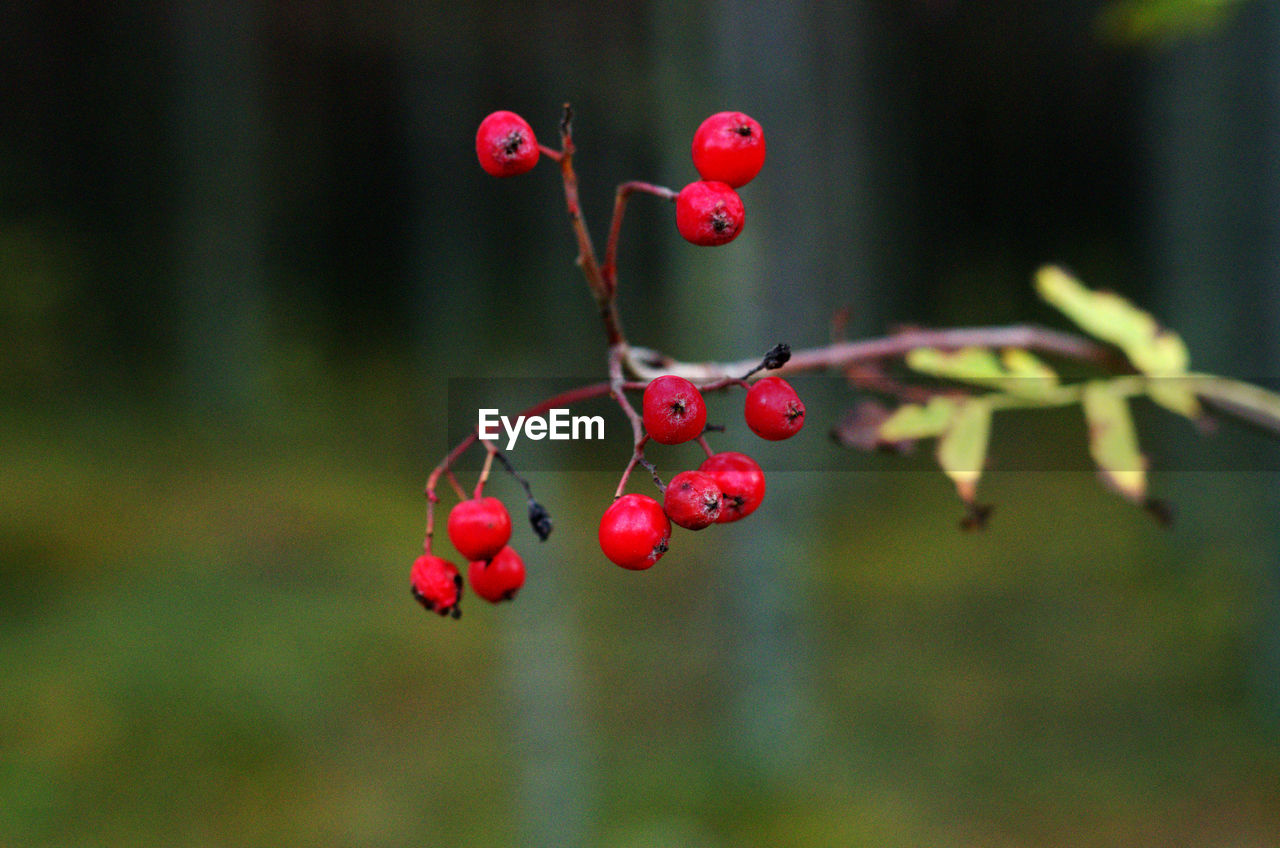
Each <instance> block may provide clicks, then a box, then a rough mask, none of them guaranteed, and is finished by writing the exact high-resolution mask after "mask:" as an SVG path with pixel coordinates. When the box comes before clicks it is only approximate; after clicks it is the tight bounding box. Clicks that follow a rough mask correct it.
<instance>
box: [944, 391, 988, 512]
mask: <svg viewBox="0 0 1280 848" xmlns="http://www.w3.org/2000/svg"><path fill="white" fill-rule="evenodd" d="M990 434H991V404H989V403H987V402H986V401H984V400H982V399H981V398H973V399H970V400H966V401H965V402H964V403H962V404H960V407H959V409H957V410H956V415H955V419H954V420H953V421H952V423H951V427H950V428H949V429H948V430H947V432H946V433H944V434H943V436H942V438H941V439H939V440H938V464H939V465H941V466H942V470H943V471H945V472H946V474H947V476H948V477H950V478H951V481H952V482H953V483H955V484H956V491H958V492H959V493H960V499H961V500H963V501H964V502H965V503H967V504H972V503H974V499H975V498H976V497H977V494H978V480H979V479H980V478H981V477H982V466H983V463H984V462H985V461H986V458H987V440H988V437H989V436H990Z"/></svg>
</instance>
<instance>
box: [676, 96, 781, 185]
mask: <svg viewBox="0 0 1280 848" xmlns="http://www.w3.org/2000/svg"><path fill="white" fill-rule="evenodd" d="M763 166H764V130H763V129H761V127H760V124H759V122H758V121H756V120H755V119H754V118H751V117H750V116H748V115H744V114H742V113H741V112H717V113H716V114H714V115H712V116H711V117H709V118H707V119H706V120H705V121H703V122H702V124H701V125H700V126H699V127H698V129H697V131H696V132H694V134H693V167H695V168H697V169H698V173H699V174H701V175H702V178H703V179H704V180H719V181H720V182H722V183H727V184H729V185H730V186H732V187H733V188H738V187H739V186H744V185H746V184H747V183H749V182H751V180H752V179H754V178H755V175H756V174H758V173H760V168H762V167H763Z"/></svg>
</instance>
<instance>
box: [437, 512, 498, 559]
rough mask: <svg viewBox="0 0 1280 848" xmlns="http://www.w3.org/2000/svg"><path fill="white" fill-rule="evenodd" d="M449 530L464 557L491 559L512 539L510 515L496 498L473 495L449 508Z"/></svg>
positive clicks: (452, 539) (451, 539)
mask: <svg viewBox="0 0 1280 848" xmlns="http://www.w3.org/2000/svg"><path fill="white" fill-rule="evenodd" d="M448 531H449V541H450V542H453V546H454V547H455V548H457V549H458V553H460V554H462V555H463V556H464V557H466V558H467V560H469V561H470V560H477V559H492V558H493V557H494V556H496V555H497V553H498V551H500V550H502V548H503V546H504V545H506V544H507V542H508V540H510V539H511V516H510V514H508V512H507V508H506V507H505V506H503V505H502V501H500V500H498V499H497V498H473V499H472V500H469V501H462V502H461V503H459V504H458V505H457V506H455V507H454V508H453V509H451V510H450V511H449V523H448Z"/></svg>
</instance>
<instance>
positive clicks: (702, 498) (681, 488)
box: [662, 471, 722, 530]
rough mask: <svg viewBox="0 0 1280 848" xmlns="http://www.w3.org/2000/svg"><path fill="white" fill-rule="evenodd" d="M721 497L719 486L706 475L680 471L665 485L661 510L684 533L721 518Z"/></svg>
mask: <svg viewBox="0 0 1280 848" xmlns="http://www.w3.org/2000/svg"><path fill="white" fill-rule="evenodd" d="M721 497H722V494H721V492H720V487H719V486H718V485H717V484H716V481H715V479H714V478H712V477H711V476H710V475H709V474H704V473H702V472H701V471H681V472H680V473H679V474H677V475H676V476H675V477H672V478H671V482H670V483H668V484H667V496H666V497H665V498H664V499H663V507H662V508H663V510H664V511H665V512H666V513H667V517H668V518H670V519H671V520H672V521H674V522H675V523H676V524H679V525H680V526H681V527H683V528H685V529H686V530H701V529H702V528H703V527H710V526H711V525H712V524H714V523H715V521H716V519H717V518H719V517H720V500H721Z"/></svg>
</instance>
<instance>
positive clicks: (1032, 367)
mask: <svg viewBox="0 0 1280 848" xmlns="http://www.w3.org/2000/svg"><path fill="white" fill-rule="evenodd" d="M1000 362H1001V364H1002V365H1004V368H1005V370H1006V371H1008V372H1009V373H1010V374H1011V375H1012V376H1015V377H1034V378H1037V379H1038V380H1040V381H1042V382H1043V383H1044V385H1046V386H1050V387H1056V386H1057V385H1058V375H1057V374H1056V373H1055V372H1054V370H1053V369H1052V368H1050V367H1049V366H1048V365H1045V364H1044V362H1043V361H1042V360H1041V359H1040V358H1039V357H1038V356H1036V355H1035V354H1034V353H1032V352H1031V351H1029V350H1025V349H1023V348H1020V347H1011V348H1006V349H1005V350H1004V351H1003V352H1002V353H1001V354H1000Z"/></svg>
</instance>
